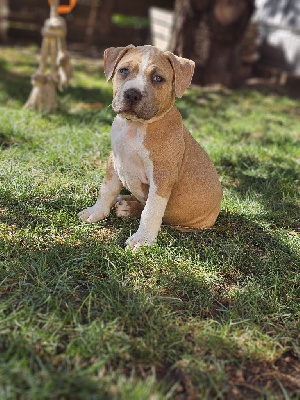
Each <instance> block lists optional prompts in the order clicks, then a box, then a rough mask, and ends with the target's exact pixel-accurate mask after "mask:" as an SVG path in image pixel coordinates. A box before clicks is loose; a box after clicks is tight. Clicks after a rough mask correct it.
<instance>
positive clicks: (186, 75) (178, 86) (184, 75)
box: [165, 51, 195, 97]
mask: <svg viewBox="0 0 300 400" xmlns="http://www.w3.org/2000/svg"><path fill="white" fill-rule="evenodd" d="M165 54H166V56H167V57H168V59H169V60H170V63H171V65H172V67H173V70H174V74H175V94H176V96H177V97H182V95H183V93H184V92H185V90H186V89H187V88H188V87H189V86H190V83H191V80H192V77H193V74H194V69H195V63H194V61H192V60H189V59H187V58H183V57H178V56H175V54H173V53H171V52H170V51H166V52H165Z"/></svg>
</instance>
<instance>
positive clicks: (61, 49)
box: [25, 0, 76, 112]
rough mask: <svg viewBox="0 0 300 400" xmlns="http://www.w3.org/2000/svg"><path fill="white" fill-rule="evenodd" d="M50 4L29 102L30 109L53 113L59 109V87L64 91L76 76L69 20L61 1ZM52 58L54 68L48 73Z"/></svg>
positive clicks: (72, 2)
mask: <svg viewBox="0 0 300 400" xmlns="http://www.w3.org/2000/svg"><path fill="white" fill-rule="evenodd" d="M50 4H51V6H50V18H49V19H47V20H46V21H45V23H44V26H43V29H42V36H43V41H42V48H41V59H40V63H39V67H38V69H37V71H36V72H35V73H34V74H33V75H32V77H31V83H32V86H33V88H32V91H31V93H30V95H29V98H28V100H27V103H26V104H25V107H27V108H34V109H36V110H38V111H42V112H52V111H54V110H55V109H56V108H57V100H56V88H58V89H59V90H63V89H64V88H65V87H66V86H68V84H69V80H70V78H71V77H72V66H71V63H70V58H69V56H68V54H67V50H66V47H67V46H66V34H67V27H66V23H65V20H64V19H63V18H62V17H60V16H59V0H52V1H51V2H50ZM75 4H76V0H72V1H71V3H70V6H69V7H71V5H72V8H73V7H74V6H75ZM64 7H65V6H64ZM72 8H70V10H71V9H72ZM49 58H50V65H49V69H50V71H49V73H47V67H48V61H49Z"/></svg>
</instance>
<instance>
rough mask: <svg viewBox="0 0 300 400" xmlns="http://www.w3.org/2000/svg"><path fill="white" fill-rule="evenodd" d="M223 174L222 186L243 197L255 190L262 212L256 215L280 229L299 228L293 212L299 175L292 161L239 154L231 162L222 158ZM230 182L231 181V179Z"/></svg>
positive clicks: (296, 205) (299, 211) (298, 212)
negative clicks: (225, 178) (260, 158)
mask: <svg viewBox="0 0 300 400" xmlns="http://www.w3.org/2000/svg"><path fill="white" fill-rule="evenodd" d="M220 164H221V166H222V167H223V169H224V172H225V175H227V176H229V177H230V181H229V183H228V184H226V186H227V187H228V188H229V189H233V190H236V191H237V192H238V193H239V195H240V196H241V197H242V198H243V199H247V198H248V197H249V193H251V192H255V193H256V195H257V196H258V199H257V201H258V202H259V204H261V205H262V206H263V207H264V209H265V211H266V213H265V214H264V215H262V216H261V217H260V219H261V220H265V221H267V222H269V223H272V224H275V225H276V226H279V227H283V228H291V229H299V225H298V224H299V221H297V217H296V216H297V215H298V216H299V215H300V206H299V202H298V188H297V186H296V182H297V181H298V178H299V173H298V166H297V165H296V163H293V162H292V161H289V163H288V164H287V161H286V160H284V159H281V158H280V159H274V158H273V159H272V160H270V161H260V160H258V159H257V158H256V157H254V156H249V155H240V156H239V157H238V158H237V159H235V161H230V160H228V159H223V160H221V162H220ZM232 181H233V182H234V184H232V183H231V182H232Z"/></svg>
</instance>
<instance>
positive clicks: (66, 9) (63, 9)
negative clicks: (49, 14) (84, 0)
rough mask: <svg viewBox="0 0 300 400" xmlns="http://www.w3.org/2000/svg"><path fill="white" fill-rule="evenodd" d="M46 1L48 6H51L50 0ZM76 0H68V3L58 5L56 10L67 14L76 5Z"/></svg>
mask: <svg viewBox="0 0 300 400" xmlns="http://www.w3.org/2000/svg"><path fill="white" fill-rule="evenodd" d="M48 2H49V4H50V6H52V0H48ZM76 2H77V0H69V5H67V6H59V7H58V12H59V13H60V14H68V13H69V12H70V11H72V10H73V8H74V7H75V6H76Z"/></svg>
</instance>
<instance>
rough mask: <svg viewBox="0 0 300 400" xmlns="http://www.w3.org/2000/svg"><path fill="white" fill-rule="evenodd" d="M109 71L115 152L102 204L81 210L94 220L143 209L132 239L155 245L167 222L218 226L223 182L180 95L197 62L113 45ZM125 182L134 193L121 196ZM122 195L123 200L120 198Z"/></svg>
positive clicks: (108, 57)
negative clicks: (186, 121) (184, 114)
mask: <svg viewBox="0 0 300 400" xmlns="http://www.w3.org/2000/svg"><path fill="white" fill-rule="evenodd" d="M104 72H105V75H106V78H107V80H109V79H111V78H113V102H112V107H113V110H114V111H115V112H116V113H117V116H116V118H115V119H114V121H113V124H112V128H111V143H112V152H111V154H110V157H109V161H108V166H107V172H106V176H105V178H104V181H103V183H102V185H101V188H100V193H99V197H98V200H97V202H96V204H95V205H93V206H92V207H89V208H87V209H85V210H83V211H82V212H80V213H79V214H78V216H79V218H80V219H81V220H83V221H87V222H97V221H99V220H102V219H104V218H106V217H107V216H108V214H109V212H110V209H111V207H112V206H113V205H114V204H115V207H116V214H117V216H120V217H130V216H141V220H140V225H139V228H138V230H137V232H136V233H134V234H133V235H132V236H131V237H130V238H129V239H128V240H127V242H126V244H127V245H129V246H130V247H131V248H138V247H139V246H141V245H152V244H153V243H154V242H155V240H156V237H157V234H158V232H159V229H160V226H161V224H162V222H163V223H164V224H167V225H170V226H173V227H176V228H178V229H181V230H196V229H205V228H209V227H211V226H212V225H213V224H214V222H215V220H216V218H217V216H218V214H219V212H220V205H221V199H222V188H221V184H220V182H219V179H218V176H217V172H216V169H215V167H214V165H213V163H212V161H211V160H210V158H209V157H208V155H207V154H206V152H205V151H204V150H203V149H202V147H201V146H200V145H199V144H198V143H197V141H196V140H195V139H194V138H193V137H192V135H191V134H190V133H189V131H188V130H187V128H186V127H185V126H184V125H183V123H182V118H181V115H180V113H179V111H178V110H177V108H176V106H175V105H174V103H175V96H177V97H181V96H182V95H183V93H184V91H185V90H186V89H187V87H188V86H189V85H190V82H191V79H192V76H193V72H194V62H193V61H191V60H188V59H185V58H182V57H177V56H175V55H174V54H172V53H170V52H168V51H167V52H163V51H161V50H159V49H157V48H156V47H153V46H138V47H134V46H132V45H130V46H127V47H117V48H114V47H111V48H109V49H107V50H105V52H104ZM122 186H125V187H126V188H127V189H128V190H129V191H130V192H131V193H132V195H133V196H123V197H122V196H121V197H118V195H119V193H120V190H121V188H122ZM116 202H117V203H116Z"/></svg>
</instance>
